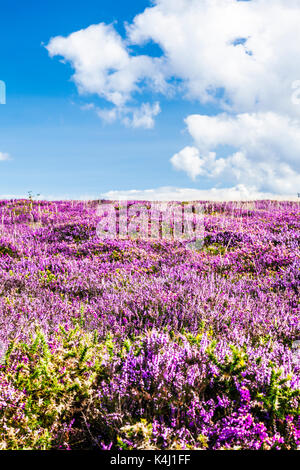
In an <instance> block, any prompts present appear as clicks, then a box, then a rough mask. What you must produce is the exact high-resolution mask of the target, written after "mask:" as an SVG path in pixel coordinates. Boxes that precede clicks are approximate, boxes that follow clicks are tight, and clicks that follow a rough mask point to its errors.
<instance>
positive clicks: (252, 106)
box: [127, 0, 300, 115]
mask: <svg viewBox="0 0 300 470" xmlns="http://www.w3.org/2000/svg"><path fill="white" fill-rule="evenodd" d="M299 24H300V1H299V0H289V1H288V2H287V1H286V0H273V1H272V2H270V1H268V0H252V1H247V2H245V1H236V0H157V1H156V2H155V6H153V7H152V8H147V9H146V10H145V11H144V12H143V13H141V14H140V15H138V16H136V17H135V19H134V21H133V23H132V24H131V25H128V27H127V31H128V36H129V38H130V41H131V42H132V43H133V44H143V43H146V42H148V41H149V40H152V41H154V42H156V43H157V44H159V45H160V47H161V48H162V50H163V52H164V57H165V59H166V64H165V71H166V72H165V73H166V75H167V76H168V77H176V78H178V79H180V80H181V81H182V85H183V88H184V90H185V93H186V95H187V96H188V97H191V98H196V99H198V100H200V101H201V102H205V101H209V100H213V99H215V98H216V96H217V99H216V101H217V102H218V104H222V105H223V106H224V108H225V109H227V108H228V107H229V108H230V109H233V110H235V111H237V112H253V111H258V110H260V111H262V110H263V111H270V110H272V111H280V112H283V111H284V112H287V111H289V112H293V113H294V114H297V115H300V107H299V106H295V105H294V104H293V102H292V93H293V90H292V83H293V82H294V80H297V79H300V49H299V47H298V44H299V42H300V30H299ZM220 90H223V91H224V93H223V98H220V94H219V95H218V92H219V93H220ZM218 96H219V97H218Z"/></svg>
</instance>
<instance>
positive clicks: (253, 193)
mask: <svg viewBox="0 0 300 470" xmlns="http://www.w3.org/2000/svg"><path fill="white" fill-rule="evenodd" d="M100 197H102V198H103V199H111V200H123V201H127V200H142V201H146V200H147V201H208V200H211V201H250V200H262V199H267V200H269V199H270V200H271V199H272V200H282V201H297V196H290V195H289V194H287V195H283V194H279V195H278V194H277V195H276V194H273V193H264V192H261V191H258V190H257V189H256V188H255V187H246V186H244V185H242V184H240V185H237V186H234V187H228V188H211V189H194V188H174V187H161V188H156V189H144V190H136V189H133V190H129V191H108V192H106V193H104V194H101V196H100Z"/></svg>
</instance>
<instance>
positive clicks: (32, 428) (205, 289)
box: [0, 200, 300, 450]
mask: <svg viewBox="0 0 300 470" xmlns="http://www.w3.org/2000/svg"><path fill="white" fill-rule="evenodd" d="M96 206H97V203H96V202H95V201H94V202H93V201H91V202H76V201H61V202H46V201H32V200H11V201H0V324H1V327H0V362H1V363H0V449H93V448H98V449H210V450H214V449H237V450H238V449H254V450H257V449H266V450H268V449H287V450H292V449H297V447H298V448H299V446H300V420H299V401H300V397H299V373H300V361H299V359H300V356H299V352H300V349H299V348H297V346H298V345H299V343H297V341H299V340H300V332H299V313H300V309H299V281H300V271H299V268H300V258H299V242H300V231H299V228H300V207H299V204H297V203H295V202H294V203H293V202H281V203H278V202H272V201H257V202H253V203H251V204H249V203H240V204H239V205H238V204H235V203H207V202H206V203H203V208H204V228H205V232H204V243H203V245H202V247H201V248H199V249H197V250H196V249H195V250H192V249H189V248H188V246H187V242H186V241H180V240H172V239H170V240H168V239H159V240H144V239H138V238H137V239H129V238H128V239H119V238H115V239H107V240H100V239H99V237H98V236H97V233H96V226H97V211H96Z"/></svg>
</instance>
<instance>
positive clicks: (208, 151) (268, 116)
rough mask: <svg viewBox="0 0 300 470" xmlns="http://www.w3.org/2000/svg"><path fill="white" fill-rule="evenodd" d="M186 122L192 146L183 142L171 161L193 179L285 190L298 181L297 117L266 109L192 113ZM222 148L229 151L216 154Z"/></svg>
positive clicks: (299, 138)
mask: <svg viewBox="0 0 300 470" xmlns="http://www.w3.org/2000/svg"><path fill="white" fill-rule="evenodd" d="M186 124H187V128H188V131H189V133H190V135H191V136H192V137H193V139H194V143H195V147H185V148H184V149H183V150H181V151H180V152H179V153H177V154H175V155H174V156H173V157H172V158H171V163H172V165H173V166H174V168H175V169H177V170H182V171H185V172H186V173H187V174H188V175H189V176H191V177H192V179H195V178H196V177H197V176H199V175H201V176H206V177H208V178H211V179H220V178H221V179H222V181H225V182H229V183H243V184H251V185H255V186H257V187H261V188H264V190H268V191H274V192H279V193H283V194H284V193H293V192H294V193H295V192H296V190H297V188H298V187H300V173H299V170H300V160H299V149H300V122H299V121H298V120H296V119H291V118H289V117H287V116H281V115H278V114H275V113H271V112H269V113H253V114H248V113H244V114H238V115H236V116H228V115H227V114H221V115H217V116H205V115H191V116H189V117H188V118H187V119H186ZM224 148H225V149H227V153H228V149H230V151H229V153H228V154H227V155H226V156H225V157H224V156H219V157H218V153H219V154H220V153H221V154H223V153H224Z"/></svg>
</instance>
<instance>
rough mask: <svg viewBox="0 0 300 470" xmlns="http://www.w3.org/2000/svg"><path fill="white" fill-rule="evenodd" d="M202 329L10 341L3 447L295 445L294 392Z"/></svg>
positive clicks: (61, 332) (74, 333)
mask: <svg viewBox="0 0 300 470" xmlns="http://www.w3.org/2000/svg"><path fill="white" fill-rule="evenodd" d="M224 352H225V351H224V349H223V346H221V345H218V343H217V341H215V340H214V339H212V338H211V335H207V334H206V333H202V334H199V335H198V336H197V337H193V336H192V335H190V334H186V333H184V332H183V333H182V334H171V335H170V334H166V333H159V332H157V331H155V330H153V331H151V332H148V333H146V334H144V335H142V336H141V337H137V338H134V339H132V340H125V341H124V340H122V339H120V338H116V337H112V336H108V337H107V338H106V339H104V340H102V341H100V340H99V339H98V335H97V332H96V331H95V332H93V333H87V332H85V331H83V330H82V329H80V328H79V327H76V328H74V329H70V330H66V329H65V328H63V327H60V328H58V331H57V332H56V333H55V335H53V337H52V339H51V341H49V340H47V339H46V337H45V336H44V334H42V333H41V332H39V333H38V334H36V336H35V338H33V339H32V340H31V341H30V342H27V343H24V342H17V343H15V344H11V345H10V346H9V348H8V351H7V353H6V357H5V363H4V364H3V366H2V367H1V374H0V380H1V385H2V395H1V401H0V403H1V412H0V416H1V419H0V426H1V429H2V432H1V441H0V445H1V448H2V449H21V448H22V449H26V448H28V449H53V448H66V449H76V448H86V449H89V448H95V447H96V448H107V447H109V448H117V449H119V448H121V449H143V448H151V449H161V448H163V449H185V448H188V449H193V448H199V449H201V448H208V449H219V448H243V447H245V446H246V447H247V448H250V449H271V448H281V449H295V448H297V445H298V444H299V435H298V434H297V432H298V433H299V430H298V431H297V425H298V418H297V415H298V413H299V398H300V397H299V390H296V389H295V388H293V387H292V386H291V381H292V377H288V376H287V377H285V376H284V375H283V374H282V371H278V370H276V369H275V368H274V366H273V364H272V363H271V362H269V363H265V362H264V361H261V363H260V365H259V366H258V364H257V363H258V360H257V359H255V361H254V362H253V359H254V358H253V357H251V356H250V357H249V355H248V354H247V353H246V352H245V350H243V349H238V348H236V347H235V346H231V347H229V348H227V350H226V354H225V356H224Z"/></svg>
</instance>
